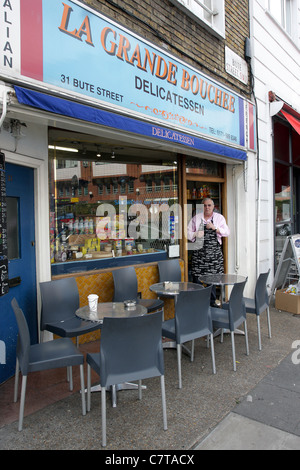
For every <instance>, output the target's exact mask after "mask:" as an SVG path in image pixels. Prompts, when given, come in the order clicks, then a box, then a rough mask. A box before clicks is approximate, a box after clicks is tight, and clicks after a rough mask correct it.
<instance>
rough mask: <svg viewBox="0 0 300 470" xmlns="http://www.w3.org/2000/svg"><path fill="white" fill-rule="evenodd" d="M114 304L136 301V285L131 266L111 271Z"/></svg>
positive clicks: (134, 274) (133, 270)
mask: <svg viewBox="0 0 300 470" xmlns="http://www.w3.org/2000/svg"><path fill="white" fill-rule="evenodd" d="M113 279H114V297H113V301H114V302H123V301H124V300H131V299H136V298H137V295H138V283H137V277H136V272H135V269H134V267H133V266H126V268H120V269H116V270H115V271H113Z"/></svg>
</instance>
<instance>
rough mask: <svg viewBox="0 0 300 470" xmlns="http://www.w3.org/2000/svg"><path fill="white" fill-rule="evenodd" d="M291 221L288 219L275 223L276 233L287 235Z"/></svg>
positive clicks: (290, 231)
mask: <svg viewBox="0 0 300 470" xmlns="http://www.w3.org/2000/svg"><path fill="white" fill-rule="evenodd" d="M291 233H292V230H291V221H290V220H281V221H280V222H277V223H276V235H279V236H281V237H287V236H288V235H291Z"/></svg>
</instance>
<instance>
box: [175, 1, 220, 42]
mask: <svg viewBox="0 0 300 470" xmlns="http://www.w3.org/2000/svg"><path fill="white" fill-rule="evenodd" d="M170 1H171V2H172V3H173V5H175V6H177V7H178V8H180V9H181V10H182V11H184V13H186V14H187V15H188V16H190V17H191V18H193V19H194V20H195V21H196V22H197V23H199V24H201V26H203V27H204V28H205V29H208V30H209V31H210V32H211V33H212V34H214V35H215V36H217V37H219V38H222V39H225V0H170ZM208 3H211V7H209V6H208Z"/></svg>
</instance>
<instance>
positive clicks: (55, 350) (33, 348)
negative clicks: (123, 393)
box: [11, 298, 86, 431]
mask: <svg viewBox="0 0 300 470" xmlns="http://www.w3.org/2000/svg"><path fill="white" fill-rule="evenodd" d="M11 305H12V308H13V311H14V314H15V317H16V320H17V324H18V328H19V335H18V343H17V358H16V373H15V388H14V402H16V401H17V399H18V380H19V368H20V369H21V373H22V390H21V401H20V412H19V425H18V429H19V431H22V429H23V418H24V405H25V395H26V385H27V376H28V374H29V373H30V372H37V371H42V370H48V369H56V368H59V367H68V368H70V372H71V370H72V369H71V368H72V366H79V367H80V382H81V401H82V414H83V415H85V414H86V405H85V389H84V372H83V363H84V356H83V354H81V353H80V352H79V351H78V349H77V348H76V347H75V345H74V344H73V342H72V340H71V339H69V338H59V339H56V340H52V341H47V342H45V343H40V344H34V345H31V344H30V334H29V329H28V325H27V321H26V318H25V316H24V313H23V311H22V310H21V308H20V307H19V305H18V302H17V300H16V299H15V298H14V299H13V300H12V301H11ZM69 375H70V376H72V374H71V373H70V374H69ZM72 389H73V383H72V379H70V390H72Z"/></svg>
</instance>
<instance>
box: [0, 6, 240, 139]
mask: <svg viewBox="0 0 300 470" xmlns="http://www.w3.org/2000/svg"><path fill="white" fill-rule="evenodd" d="M0 8H1V10H2V13H1V20H0V21H1V22H2V24H1V25H0V30H1V31H2V32H0V39H1V44H2V45H3V47H1V51H2V58H1V62H0V64H1V65H0V74H2V76H4V77H12V78H14V79H15V80H16V79H17V80H20V81H22V83H25V84H26V83H29V84H30V83H31V84H32V83H33V84H35V85H38V86H42V87H44V88H49V86H51V90H52V91H53V90H57V91H60V93H61V91H62V90H63V91H64V93H65V94H66V95H69V96H70V95H72V96H73V97H74V95H77V96H81V95H84V96H85V97H88V98H89V99H90V100H91V101H95V100H96V101H97V103H98V105H103V106H104V107H106V108H108V107H109V108H110V109H115V110H116V111H118V110H120V111H121V112H122V113H126V114H129V115H130V116H133V115H135V116H137V117H141V118H146V119H149V120H151V121H152V122H153V121H157V122H159V123H163V124H164V125H167V126H168V127H173V128H177V129H181V130H182V131H183V130H185V131H187V132H190V133H192V134H200V135H204V136H206V137H208V138H210V139H213V140H218V141H220V142H223V143H226V144H230V145H232V146H238V147H246V146H247V145H248V144H247V142H246V131H245V122H248V119H247V116H246V113H248V106H247V105H248V103H247V102H246V101H245V100H244V99H243V98H241V97H240V96H238V95H236V94H234V93H233V92H231V91H229V90H227V89H226V88H224V87H222V86H221V85H219V84H218V83H216V82H214V81H212V80H210V79H209V78H208V77H206V76H204V75H202V74H200V73H199V72H198V71H197V70H195V69H193V68H191V67H190V66H188V65H187V64H185V63H184V62H181V61H179V60H178V59H175V58H174V57H173V56H171V55H169V54H166V53H165V52H163V51H161V50H160V49H159V48H157V47H156V46H154V45H153V44H150V43H148V42H146V41H145V40H144V39H142V38H140V37H139V36H137V35H135V34H133V33H132V32H130V31H128V30H126V29H125V28H123V27H121V26H120V25H118V24H116V23H114V22H113V21H111V20H110V19H108V18H106V17H104V16H103V15H101V14H99V13H97V12H95V11H94V10H91V9H90V8H88V7H86V6H83V5H82V4H79V3H78V2H77V1H76V0H73V1H67V0H66V1H64V2H62V1H61V0H15V1H12V0H5V1H4V2H1V7H0ZM20 31H21V32H20ZM26 33H28V34H26ZM19 45H20V46H19Z"/></svg>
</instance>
